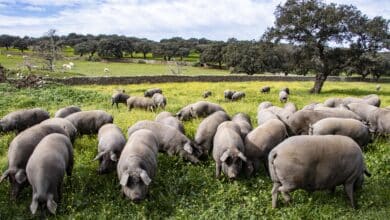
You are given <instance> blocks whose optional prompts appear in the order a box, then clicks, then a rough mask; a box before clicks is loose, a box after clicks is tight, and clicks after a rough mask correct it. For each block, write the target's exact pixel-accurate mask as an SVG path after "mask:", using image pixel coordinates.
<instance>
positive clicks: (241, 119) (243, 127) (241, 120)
mask: <svg viewBox="0 0 390 220" xmlns="http://www.w3.org/2000/svg"><path fill="white" fill-rule="evenodd" d="M232 121H233V122H235V123H236V124H237V125H238V126H239V127H240V131H241V137H242V138H243V139H244V138H245V136H246V135H247V134H248V133H249V132H251V131H252V129H253V127H252V122H251V118H250V117H249V115H247V114H246V113H242V112H239V113H237V114H235V115H233V117H232Z"/></svg>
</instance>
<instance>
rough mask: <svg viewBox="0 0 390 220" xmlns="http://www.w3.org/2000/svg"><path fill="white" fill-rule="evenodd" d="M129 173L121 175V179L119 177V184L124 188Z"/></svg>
mask: <svg viewBox="0 0 390 220" xmlns="http://www.w3.org/2000/svg"><path fill="white" fill-rule="evenodd" d="M129 176H130V175H129V173H127V172H125V173H123V174H122V177H121V181H120V184H121V185H122V186H126V185H127V181H129Z"/></svg>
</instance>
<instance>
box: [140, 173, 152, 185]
mask: <svg viewBox="0 0 390 220" xmlns="http://www.w3.org/2000/svg"><path fill="white" fill-rule="evenodd" d="M140 177H141V179H142V181H143V182H144V183H145V185H147V186H149V184H150V182H152V180H151V179H150V177H149V176H148V173H146V171H145V170H142V171H141V173H140Z"/></svg>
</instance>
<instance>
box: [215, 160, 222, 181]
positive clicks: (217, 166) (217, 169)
mask: <svg viewBox="0 0 390 220" xmlns="http://www.w3.org/2000/svg"><path fill="white" fill-rule="evenodd" d="M221 169H222V167H221V164H220V163H218V162H216V163H215V177H217V178H219V177H220V176H221Z"/></svg>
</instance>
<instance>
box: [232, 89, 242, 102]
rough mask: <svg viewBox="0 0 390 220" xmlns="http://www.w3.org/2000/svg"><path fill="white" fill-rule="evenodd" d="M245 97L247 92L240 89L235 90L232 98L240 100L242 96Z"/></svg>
mask: <svg viewBox="0 0 390 220" xmlns="http://www.w3.org/2000/svg"><path fill="white" fill-rule="evenodd" d="M244 97H245V92H241V91H238V92H235V93H234V94H233V95H232V98H231V100H232V101H237V100H240V99H242V98H244Z"/></svg>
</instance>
